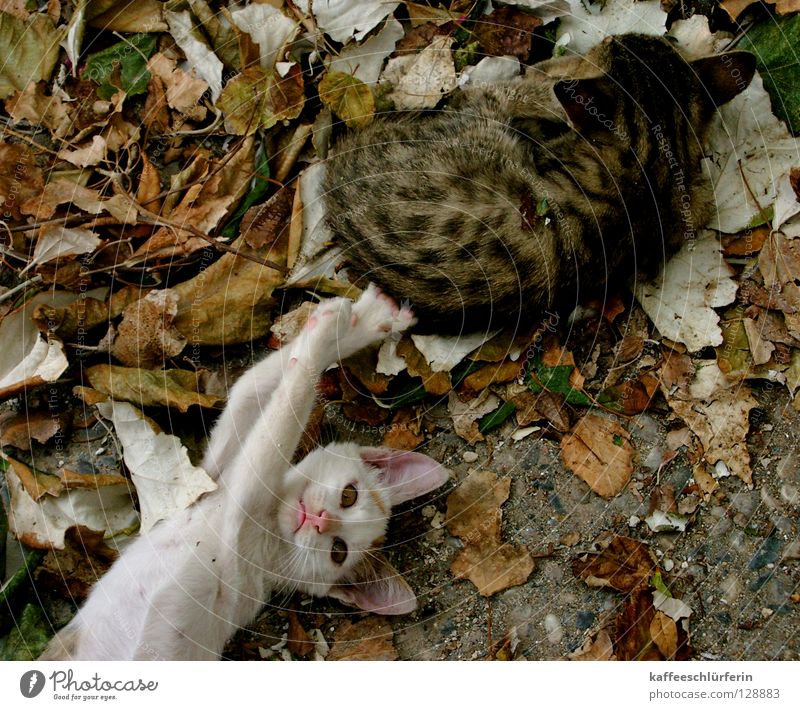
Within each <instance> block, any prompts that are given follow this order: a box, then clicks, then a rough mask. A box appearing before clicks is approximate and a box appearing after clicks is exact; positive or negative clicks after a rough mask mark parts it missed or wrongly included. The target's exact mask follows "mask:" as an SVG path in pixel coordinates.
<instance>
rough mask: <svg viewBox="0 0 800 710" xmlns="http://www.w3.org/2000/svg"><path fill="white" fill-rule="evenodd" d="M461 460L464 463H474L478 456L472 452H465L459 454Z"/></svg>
mask: <svg viewBox="0 0 800 710" xmlns="http://www.w3.org/2000/svg"><path fill="white" fill-rule="evenodd" d="M461 458H462V459H464V463H475V462H476V461H477V460H478V454H476V453H475V452H474V451H465V452H464V453H463V454H461Z"/></svg>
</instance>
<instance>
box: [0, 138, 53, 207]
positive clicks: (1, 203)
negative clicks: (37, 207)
mask: <svg viewBox="0 0 800 710" xmlns="http://www.w3.org/2000/svg"><path fill="white" fill-rule="evenodd" d="M0 164H2V165H3V170H2V171H0V209H2V211H3V212H4V213H5V214H7V215H11V216H12V217H13V218H14V219H19V218H20V216H21V214H22V213H21V211H20V208H21V206H22V204H24V203H25V202H26V201H28V200H35V199H38V198H39V197H40V195H41V193H42V185H43V184H44V179H43V178H42V171H41V170H40V169H39V167H38V166H37V165H36V155H35V154H34V153H33V151H32V150H30V148H28V147H27V146H24V145H9V144H8V143H5V142H0Z"/></svg>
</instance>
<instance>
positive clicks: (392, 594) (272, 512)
mask: <svg viewBox="0 0 800 710" xmlns="http://www.w3.org/2000/svg"><path fill="white" fill-rule="evenodd" d="M412 321H413V317H412V314H411V313H410V311H408V310H406V309H403V310H399V309H398V308H397V306H396V305H395V304H394V303H393V302H392V301H391V300H390V299H389V298H388V297H386V296H384V295H383V294H381V293H380V291H378V289H376V288H375V287H370V288H369V289H368V290H367V291H366V292H365V293H364V294H363V295H362V297H361V298H360V299H359V301H358V302H357V303H356V304H355V305H352V304H351V302H350V301H347V300H345V299H333V300H330V301H326V302H323V303H322V304H320V305H319V306H318V308H317V309H316V310H315V311H314V313H313V315H312V317H311V318H310V320H309V322H308V324H307V325H306V327H305V328H304V330H303V331H302V333H301V334H300V335H299V336H298V337H297V338H296V339H295V340H294V341H293V342H292V343H290V344H289V345H286V346H284V347H283V348H282V349H281V350H279V351H277V352H275V353H272V354H270V355H269V356H267V357H266V358H265V359H264V360H262V361H261V362H260V363H258V364H257V365H255V366H254V367H253V368H251V369H250V370H249V371H248V372H247V373H245V374H244V375H243V376H242V378H241V379H240V380H239V381H238V382H237V383H236V385H235V386H234V387H233V389H232V390H231V394H230V398H229V402H228V406H227V407H226V408H225V410H224V411H223V413H222V414H221V415H220V418H219V422H218V423H217V425H216V427H215V429H214V431H213V432H212V434H211V439H210V442H209V446H208V451H207V453H206V455H205V458H204V460H203V465H204V466H205V468H206V469H207V470H208V472H209V473H210V474H211V475H212V476H214V477H215V478H217V479H218V484H219V488H218V489H217V490H216V491H214V492H212V493H209V494H206V495H205V496H204V497H202V498H201V499H200V500H198V501H197V502H196V503H195V504H194V505H192V506H190V507H189V508H188V509H186V510H185V511H182V512H181V513H179V514H177V515H175V516H173V517H172V518H170V519H168V520H164V521H162V522H160V523H159V524H158V525H156V526H155V527H154V528H153V529H152V530H151V531H150V533H149V534H147V535H145V536H143V537H141V538H139V539H138V540H137V541H136V542H134V543H133V544H131V546H130V547H128V548H127V549H126V550H125V551H124V552H123V553H122V555H120V558H119V559H118V560H117V561H116V562H115V563H114V565H113V566H112V567H111V569H110V570H109V571H108V573H107V574H106V575H105V576H104V577H103V578H102V579H101V580H100V581H99V582H98V583H97V585H95V587H94V588H93V589H92V592H91V594H90V595H89V598H88V599H87V600H86V603H85V604H84V606H83V607H82V608H81V609H80V611H79V612H78V614H77V615H76V616H75V618H74V619H73V620H72V621H71V622H70V623H69V624H68V625H67V626H66V627H65V628H64V629H63V630H62V631H61V632H59V634H58V635H57V636H56V637H55V639H53V641H52V642H51V643H50V645H49V646H48V648H47V649H46V650H45V653H44V654H43V655H42V657H41V659H42V660H57V659H68V658H71V659H74V660H103V659H105V660H135V659H139V660H146V659H165V660H167V659H173V660H178V659H181V660H188V659H215V658H219V655H220V653H221V652H222V649H223V646H224V645H225V642H226V641H227V640H228V639H229V638H230V637H231V636H232V635H233V633H234V632H235V631H236V630H237V629H238V628H240V627H242V626H244V625H246V624H247V623H248V622H249V621H251V620H252V619H253V617H254V616H255V615H256V613H257V612H258V611H259V609H260V608H261V607H262V605H263V604H264V602H265V601H266V600H267V599H268V598H269V597H270V595H271V594H273V593H275V592H283V591H286V592H288V591H292V590H295V589H297V590H301V591H304V592H307V593H309V594H313V595H315V596H326V595H328V596H332V597H335V598H337V599H340V600H342V601H344V602H346V603H348V604H352V605H355V606H358V607H360V608H362V609H366V610H369V611H374V612H377V613H381V614H404V613H407V612H409V611H412V610H413V609H414V608H415V607H416V598H415V596H414V593H413V592H412V591H411V589H410V588H409V586H408V585H407V584H406V582H405V580H403V578H402V577H401V576H400V575H399V573H398V572H396V571H395V570H394V569H393V568H392V567H391V566H390V565H389V564H388V562H386V560H385V559H384V558H383V557H382V556H381V555H380V553H378V552H376V550H375V548H376V546H377V545H378V544H379V543H380V540H381V538H382V537H383V535H384V533H385V532H386V526H387V521H388V516H389V513H390V509H391V507H392V506H393V505H395V504H397V503H400V502H402V501H405V500H409V499H411V498H414V497H416V496H419V495H422V494H424V493H427V492H428V491H431V490H434V489H435V488H438V487H439V486H441V485H442V484H443V483H445V481H446V480H447V478H448V472H447V471H446V470H445V469H444V468H442V467H441V466H440V465H439V464H437V463H436V462H435V461H433V460H432V459H430V458H428V457H426V456H423V455H421V454H416V453H410V452H402V451H392V450H390V449H371V448H362V447H359V446H357V445H355V444H342V443H339V444H331V445H329V446H327V447H325V448H322V449H316V450H314V451H312V452H311V453H310V454H309V455H308V456H307V457H306V458H305V459H303V460H302V461H301V462H300V463H298V464H296V465H292V463H291V459H292V455H293V454H294V452H295V450H296V448H297V445H298V443H299V441H300V437H301V435H302V432H303V429H304V427H305V425H306V423H307V421H308V418H309V415H310V413H311V410H312V408H313V406H314V402H315V398H316V392H315V385H316V383H317V380H318V378H319V375H320V373H322V372H323V371H324V370H325V369H326V368H327V367H329V366H330V365H331V364H333V363H334V362H336V361H337V360H339V359H341V358H344V357H347V356H349V355H351V354H353V353H354V352H356V351H358V350H360V349H361V348H363V347H365V346H367V345H369V344H371V343H373V342H376V341H379V340H381V339H383V338H384V337H385V336H386V335H387V334H388V333H389V332H390V331H391V330H392V329H393V328H394V329H395V330H402V329H405V328H406V327H408V326H409V325H410V324H411V323H412Z"/></svg>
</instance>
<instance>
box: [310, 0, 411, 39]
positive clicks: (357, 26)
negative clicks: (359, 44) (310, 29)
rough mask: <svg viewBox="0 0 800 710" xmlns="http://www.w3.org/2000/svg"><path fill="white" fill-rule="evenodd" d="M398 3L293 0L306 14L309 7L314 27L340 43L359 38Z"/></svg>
mask: <svg viewBox="0 0 800 710" xmlns="http://www.w3.org/2000/svg"><path fill="white" fill-rule="evenodd" d="M399 4H400V3H399V2H390V1H387V0H295V5H297V7H298V8H300V9H301V10H302V11H303V12H305V13H310V11H311V9H312V7H313V14H314V21H315V22H316V23H317V27H318V28H319V29H321V30H322V31H323V32H324V33H325V34H326V35H328V37H330V38H331V39H333V40H335V41H336V42H341V43H342V44H345V43H346V42H347V41H348V40H349V39H351V38H352V37H355V38H356V40H361V39H363V38H364V36H365V35H366V34H367V32H369V31H370V30H372V29H373V28H375V27H377V26H378V24H379V23H380V22H381V20H383V18H385V17H386V16H387V15H390V14H391V13H392V12H394V10H395V8H396V7H397V6H398V5H399Z"/></svg>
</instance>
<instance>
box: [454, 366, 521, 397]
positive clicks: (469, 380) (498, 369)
mask: <svg viewBox="0 0 800 710" xmlns="http://www.w3.org/2000/svg"><path fill="white" fill-rule="evenodd" d="M523 365H524V361H522V360H518V361H517V362H513V361H511V360H505V361H503V362H501V363H499V364H494V363H492V364H491V365H486V366H485V367H482V368H480V369H479V370H476V371H475V372H473V373H472V374H470V375H468V376H467V377H466V378H465V379H464V383H463V387H464V389H465V390H466V391H468V392H480V391H481V390H484V389H486V388H487V387H488V386H489V385H492V384H500V383H503V382H511V381H512V380H515V379H517V377H518V375H519V373H520V371H521V370H522V366H523Z"/></svg>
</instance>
